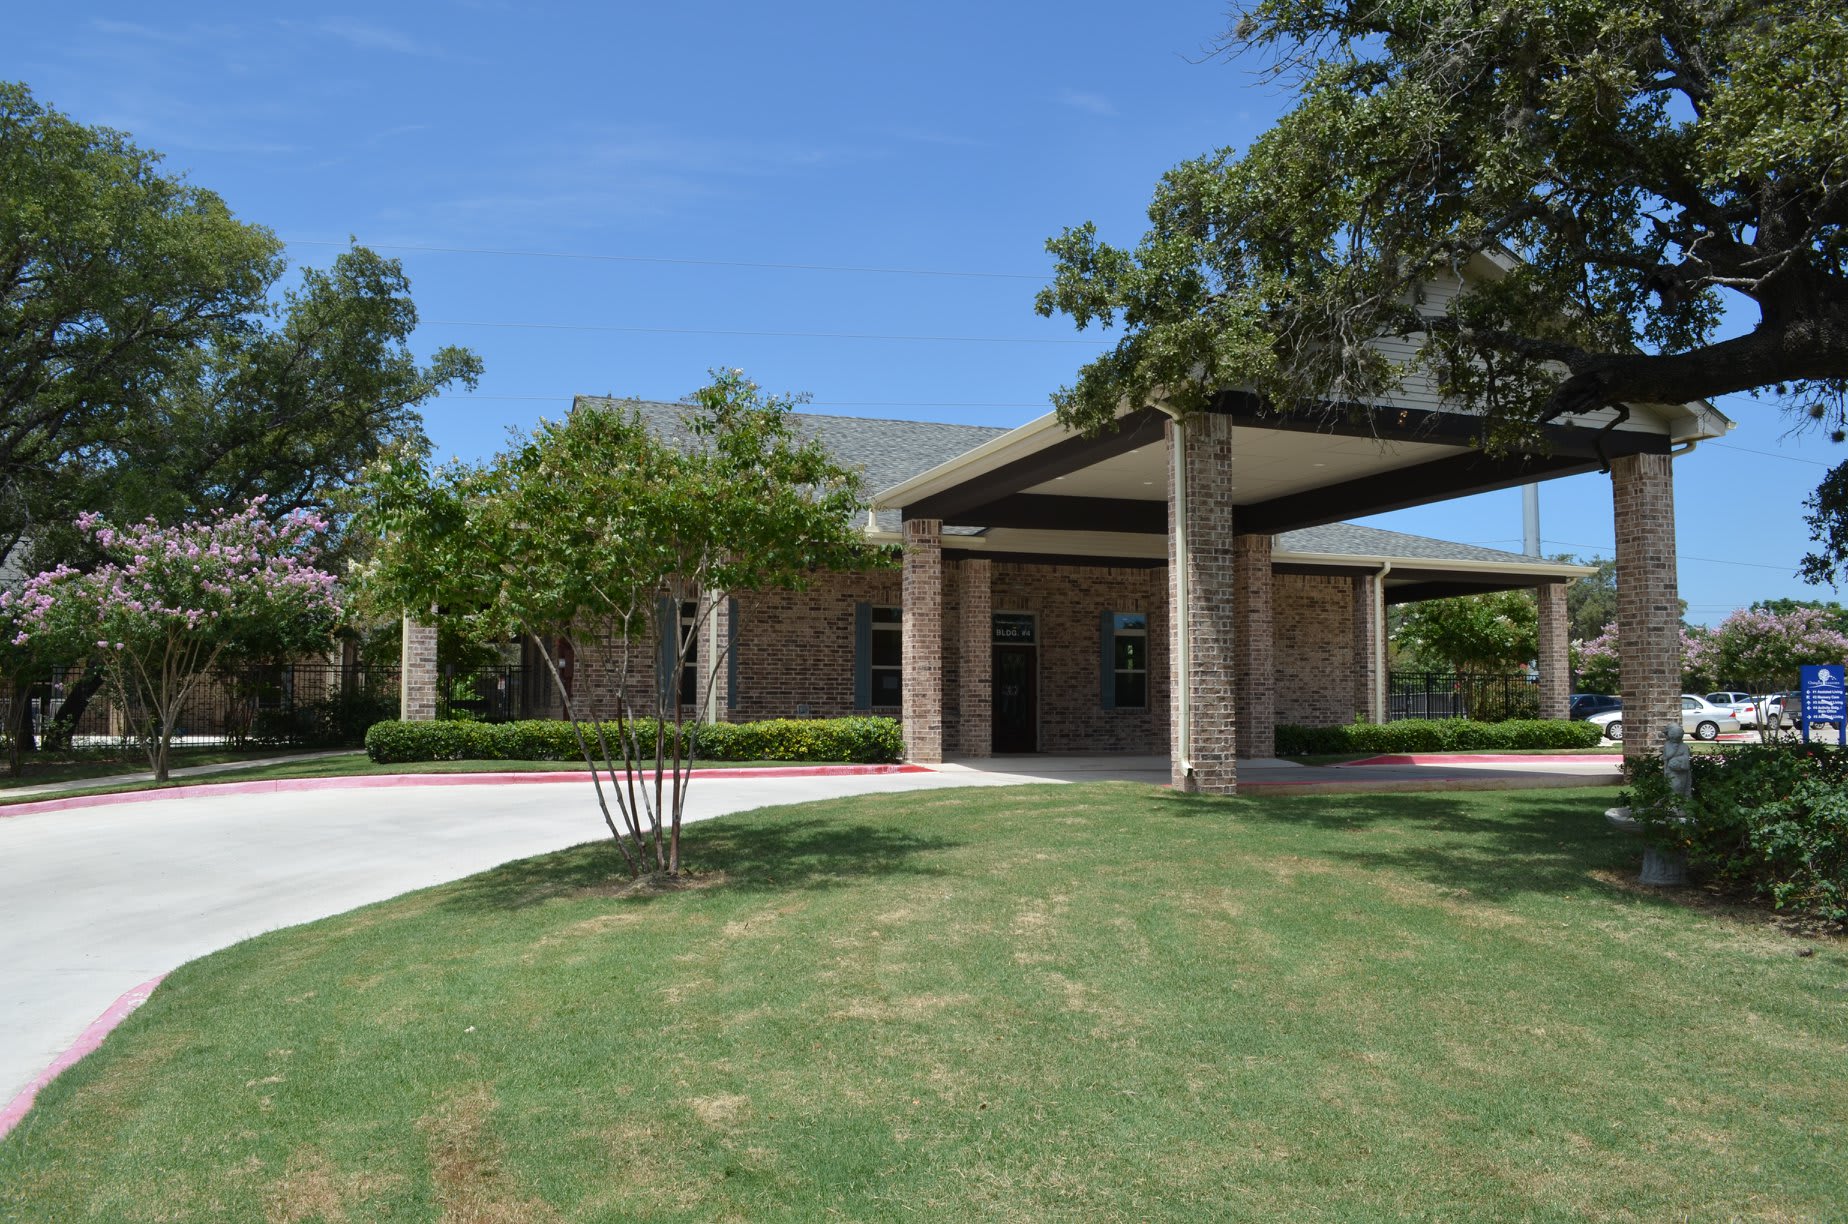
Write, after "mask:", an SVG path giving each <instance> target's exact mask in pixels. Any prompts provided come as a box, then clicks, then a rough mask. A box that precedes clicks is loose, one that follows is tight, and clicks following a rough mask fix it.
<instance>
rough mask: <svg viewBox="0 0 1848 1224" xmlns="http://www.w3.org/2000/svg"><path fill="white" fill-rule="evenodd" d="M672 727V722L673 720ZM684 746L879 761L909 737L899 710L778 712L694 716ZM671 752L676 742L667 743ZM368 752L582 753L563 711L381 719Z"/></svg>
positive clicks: (614, 729) (436, 755) (643, 726)
mask: <svg viewBox="0 0 1848 1224" xmlns="http://www.w3.org/2000/svg"><path fill="white" fill-rule="evenodd" d="M631 725H632V727H633V729H634V733H635V734H636V735H638V736H639V737H640V738H641V741H642V745H643V753H644V755H649V754H651V753H652V751H653V745H654V741H655V734H656V726H655V721H654V720H653V719H652V718H639V719H636V720H635V721H634V722H633V724H631ZM599 730H601V731H602V733H603V735H604V737H605V738H606V740H607V741H608V742H609V745H610V748H611V751H612V753H613V754H615V755H617V756H620V755H621V749H620V748H619V747H618V746H617V742H616V737H617V735H618V724H616V723H615V722H606V723H602V724H590V723H587V724H585V726H584V734H585V737H586V738H587V739H589V740H590V741H591V750H592V752H597V751H598V748H597V744H596V741H595V739H594V737H595V735H596V733H597V732H598V731H599ZM669 734H670V735H671V734H672V728H671V727H670V728H669ZM682 735H683V739H682V740H681V748H682V754H683V755H684V753H685V749H686V746H687V744H688V743H689V742H690V743H691V745H692V747H693V748H694V756H695V759H697V760H705V761H856V762H861V763H869V764H879V763H887V762H891V761H896V760H898V759H899V758H901V757H902V756H904V754H905V741H904V737H903V735H901V734H900V731H899V725H898V720H897V719H892V718H777V719H770V720H768V721H766V722H755V723H689V724H687V725H686V726H685V727H684V728H683V729H682ZM667 750H668V751H669V752H672V751H673V744H672V742H671V740H670V742H669V743H668V749H667ZM366 754H367V755H368V756H370V757H371V758H372V759H373V760H374V761H377V762H379V763H380V764H397V763H401V762H406V761H576V760H581V759H583V754H582V753H581V752H580V751H579V749H578V741H577V737H576V735H574V734H573V733H572V730H571V724H570V723H568V722H565V721H563V720H556V719H531V720H528V721H526V722H512V723H470V722H396V721H393V722H381V723H375V724H374V725H373V727H372V729H371V730H369V731H367V732H366Z"/></svg>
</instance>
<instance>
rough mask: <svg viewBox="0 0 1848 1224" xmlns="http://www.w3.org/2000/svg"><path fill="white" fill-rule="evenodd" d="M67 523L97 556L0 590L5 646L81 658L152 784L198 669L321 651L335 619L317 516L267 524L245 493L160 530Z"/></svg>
mask: <svg viewBox="0 0 1848 1224" xmlns="http://www.w3.org/2000/svg"><path fill="white" fill-rule="evenodd" d="M77 526H78V528H79V530H81V531H82V532H83V533H84V534H85V535H86V536H88V537H89V539H90V540H91V541H92V542H93V544H94V546H95V548H96V549H97V551H98V553H99V554H100V555H101V556H102V557H103V558H104V560H103V561H102V563H101V564H99V565H97V566H96V567H95V568H94V569H91V570H89V571H79V570H76V569H73V568H71V567H70V566H67V565H60V566H57V567H56V568H54V569H50V570H46V571H44V572H42V573H40V574H38V575H36V576H35V577H33V578H31V579H28V580H27V581H26V582H25V583H24V584H23V586H22V587H21V588H20V589H18V590H16V591H9V592H6V593H5V594H0V616H4V618H5V619H6V621H7V622H8V623H9V625H10V627H11V628H12V630H13V637H12V638H11V640H10V644H9V645H10V648H11V649H14V650H25V649H28V648H37V649H38V650H40V651H42V652H44V653H47V654H51V655H58V656H62V657H65V658H72V657H80V656H82V655H84V654H86V653H88V654H89V658H90V664H89V665H90V666H92V667H97V668H100V669H101V671H102V674H103V683H104V686H105V687H106V688H107V689H108V690H109V692H110V693H111V695H112V696H113V697H114V698H115V700H116V702H117V704H118V705H120V706H121V708H122V709H123V711H124V712H125V713H126V714H127V715H128V717H129V719H130V722H131V726H132V727H133V730H134V732H135V734H136V736H137V737H138V738H139V739H140V740H141V743H142V746H143V748H144V749H145V750H146V751H147V754H148V764H149V766H151V767H152V768H153V770H154V777H155V780H156V781H161V782H164V781H166V780H167V762H168V756H169V751H170V749H171V747H172V744H173V731H174V726H175V724H176V722H177V721H178V718H179V714H180V710H181V708H182V707H183V706H184V704H185V701H186V698H187V696H188V695H189V694H191V693H192V692H193V691H194V689H196V688H197V687H198V684H199V682H200V680H201V678H202V677H204V676H205V675H207V674H208V673H209V672H211V671H212V670H213V669H214V667H215V666H217V665H218V664H220V663H221V662H222V661H224V660H227V659H229V658H233V657H239V656H245V657H258V656H272V657H273V656H277V655H287V654H293V653H298V652H301V651H306V650H311V649H315V648H317V647H323V646H325V645H327V643H328V642H329V641H330V640H331V638H332V634H333V630H334V626H335V624H336V622H337V621H338V619H339V615H340V601H339V599H338V597H337V595H336V592H335V586H334V576H333V575H332V574H329V573H327V572H325V571H324V570H320V569H317V568H316V567H315V564H314V562H315V560H316V558H317V556H318V547H317V543H316V541H317V537H318V536H319V534H320V533H321V532H322V531H324V530H325V529H326V526H327V524H326V522H325V521H324V520H322V519H320V518H317V517H315V516H314V515H312V514H309V513H306V512H300V513H296V514H291V515H289V516H287V517H285V518H283V519H282V520H281V521H280V522H271V521H269V520H268V519H266V518H265V516H264V513H263V506H262V505H261V503H260V502H256V501H253V502H252V503H251V504H250V505H248V506H246V507H245V508H244V509H243V510H241V511H238V512H237V513H235V514H218V515H215V516H214V517H212V518H209V519H203V520H194V521H191V522H185V523H181V524H179V525H178V526H175V527H162V526H160V525H159V524H158V523H156V522H154V521H153V520H152V519H149V520H146V521H144V522H141V523H136V524H132V525H129V526H126V527H117V526H114V525H112V524H110V523H109V522H108V521H107V520H105V519H104V518H103V517H102V516H101V515H98V514H93V513H92V514H84V515H81V516H79V518H78V520H77Z"/></svg>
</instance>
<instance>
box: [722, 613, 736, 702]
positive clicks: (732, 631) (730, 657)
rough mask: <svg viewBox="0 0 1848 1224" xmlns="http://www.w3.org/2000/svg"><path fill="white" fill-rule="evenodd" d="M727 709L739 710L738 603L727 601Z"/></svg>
mask: <svg viewBox="0 0 1848 1224" xmlns="http://www.w3.org/2000/svg"><path fill="white" fill-rule="evenodd" d="M725 647H726V648H725V708H726V709H728V710H735V709H737V708H738V601H737V600H735V599H727V600H726V601H725Z"/></svg>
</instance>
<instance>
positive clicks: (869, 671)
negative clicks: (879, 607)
mask: <svg viewBox="0 0 1848 1224" xmlns="http://www.w3.org/2000/svg"><path fill="white" fill-rule="evenodd" d="M853 708H854V709H856V710H870V709H872V708H873V605H872V604H869V603H857V604H855V605H854V606H853Z"/></svg>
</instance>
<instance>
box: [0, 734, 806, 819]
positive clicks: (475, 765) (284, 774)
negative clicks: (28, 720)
mask: <svg viewBox="0 0 1848 1224" xmlns="http://www.w3.org/2000/svg"><path fill="white" fill-rule="evenodd" d="M281 751H284V752H286V751H287V750H286V749H283V750H281ZM245 755H250V754H245ZM265 755H267V756H271V757H274V756H277V755H279V751H278V750H277V749H274V748H272V749H270V750H269V751H268V753H267V754H265ZM218 759H219V760H236V759H237V757H236V756H234V755H232V754H229V753H221V754H219V758H218ZM216 763H217V762H216V761H209V760H187V761H184V762H177V763H176V764H175V765H174V768H175V769H178V768H179V767H180V765H181V764H186V765H208V764H216ZM807 763H809V762H801V761H699V762H697V763H696V768H698V769H746V768H766V767H767V768H784V769H788V768H795V767H798V766H801V765H803V764H807ZM652 764H653V763H652V762H644V763H643V766H644V768H651V767H652ZM133 768H134V767H133V766H125V765H123V764H121V763H119V762H118V763H117V764H115V765H113V766H111V767H109V768H107V769H100V770H97V771H95V772H93V773H90V774H80V775H76V776H79V777H97V776H106V775H108V774H122V773H129V772H132V771H133ZM145 770H146V763H145V762H143V772H145ZM573 771H584V763H583V762H582V761H411V762H405V763H401V764H396V765H380V764H377V763H375V762H374V761H373V760H372V759H371V758H369V757H368V756H367V755H366V754H365V753H364V752H360V751H357V750H355V751H353V752H341V753H334V754H331V755H327V756H306V757H303V758H302V759H301V760H298V761H281V762H278V763H276V764H272V765H252V766H250V767H249V768H248V769H226V770H222V771H220V772H218V773H210V774H199V775H196V776H194V777H190V778H174V779H173V780H172V781H170V782H166V783H158V782H123V783H117V784H114V785H110V786H92V787H83V788H80V789H74V790H68V791H58V792H56V793H55V794H39V795H8V794H7V793H6V792H5V790H4V789H0V807H4V806H5V805H7V804H9V803H36V802H39V801H41V800H45V799H66V798H70V797H72V796H76V795H115V794H125V793H128V792H131V791H145V790H167V789H170V788H172V787H176V786H211V785H213V784H215V783H219V782H259V781H266V780H268V779H272V778H344V777H359V776H364V775H366V774H427V773H441V774H455V773H571V772H573ZM40 780H41V781H50V780H51V779H40Z"/></svg>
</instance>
